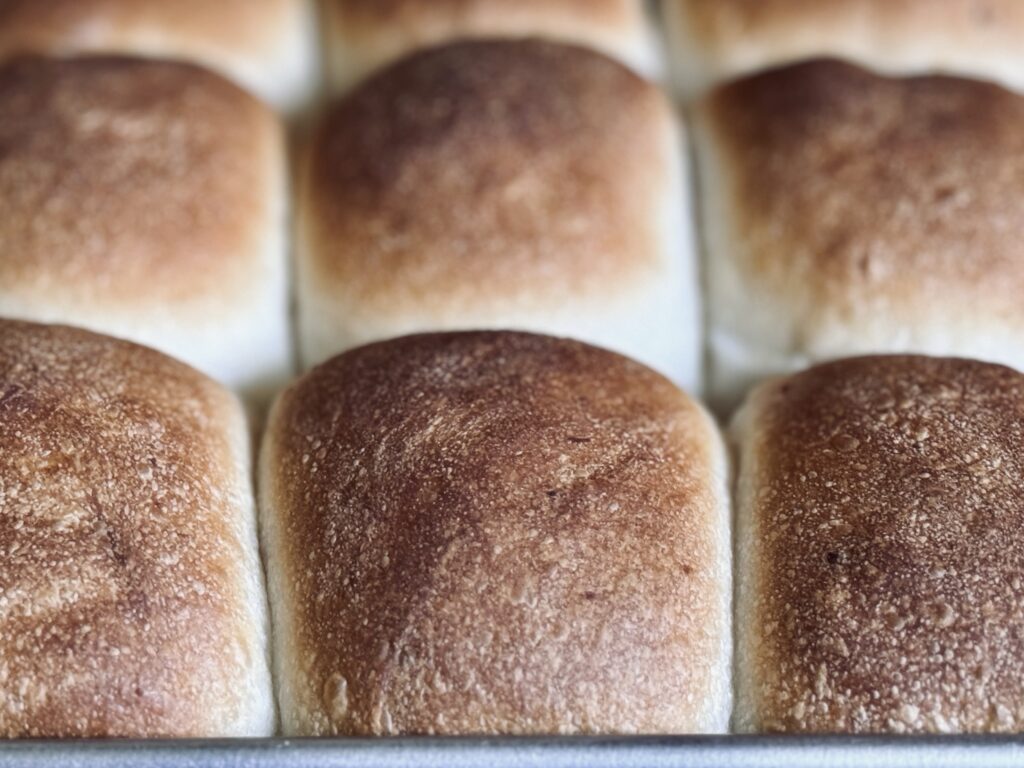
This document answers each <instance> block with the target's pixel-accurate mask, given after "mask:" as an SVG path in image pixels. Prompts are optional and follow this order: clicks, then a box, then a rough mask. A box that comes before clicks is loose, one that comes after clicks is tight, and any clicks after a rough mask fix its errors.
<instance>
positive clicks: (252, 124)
mask: <svg viewBox="0 0 1024 768" xmlns="http://www.w3.org/2000/svg"><path fill="white" fill-rule="evenodd" d="M0 104H3V109H0V147H3V152H2V153H0V211H3V214H2V215H0V315H4V316H8V317H19V318H23V319H27V320H37V321H43V322H67V323H71V324H73V325H78V326H84V327H88V328H90V329H92V330H96V331H101V332H104V333H110V334H112V335H115V336H121V337H125V338H128V339H131V340H133V341H138V342H140V343H145V344H147V345H149V346H153V347H156V348H158V349H160V350H162V351H164V352H167V353H169V354H171V355H173V356H175V357H178V358H180V359H182V360H185V361H186V362H188V363H190V364H192V365H194V366H196V367H198V368H200V369H201V370H203V371H204V372H205V373H208V374H210V375H212V376H214V377H215V378H218V379H220V380H221V381H223V382H225V383H228V384H231V385H233V386H238V387H242V388H247V389H255V390H258V389H261V388H263V387H269V386H271V385H272V384H273V383H274V382H279V381H281V380H283V379H287V372H288V368H289V365H290V359H289V358H290V354H289V350H288V328H287V312H286V307H287V294H286V284H285V283H286V281H285V276H286V265H285V225H286V222H285V217H286V214H285V205H286V201H285V188H286V182H285V158H284V147H283V144H284V142H283V138H282V131H281V126H280V124H279V122H278V120H277V119H276V118H275V117H274V115H273V114H272V113H271V112H270V111H268V110H267V108H266V107H264V106H263V105H262V104H260V103H259V102H257V101H256V100H255V99H253V98H252V97H250V96H248V95H247V94H245V93H244V92H243V91H241V90H240V89H238V88H236V87H235V86H233V85H231V84H230V83H228V82H227V81H225V80H223V79H221V78H220V77H219V76H217V75H214V74H211V73H209V72H207V71H205V70H202V69H199V68H197V67H193V66H191V65H187V64H177V63H160V62H151V61H144V60H135V59H120V58H82V59H68V60H59V61H58V60H48V59H44V58H35V57H28V58H19V59H15V60H12V61H10V62H8V63H7V64H5V65H2V66H0Z"/></svg>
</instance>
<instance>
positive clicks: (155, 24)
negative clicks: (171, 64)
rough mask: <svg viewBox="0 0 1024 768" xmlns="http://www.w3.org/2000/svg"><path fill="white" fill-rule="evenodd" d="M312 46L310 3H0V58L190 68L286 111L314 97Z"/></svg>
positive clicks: (55, 0) (141, 0)
mask: <svg viewBox="0 0 1024 768" xmlns="http://www.w3.org/2000/svg"><path fill="white" fill-rule="evenodd" d="M315 46H316V39H315V33H314V23H313V5H312V0H216V2H211V0H42V1H40V0H0V58H7V57H10V56H13V55H17V54H25V53H38V54H45V55H51V56H69V55H76V54H84V53H89V54H96V53H99V54H126V55H133V56H146V57H151V58H159V59H177V60H181V61H190V62H193V63H196V64H200V65H202V66H205V67H209V68H210V69H214V70H216V71H218V72H220V73H221V74H223V75H225V76H226V77H229V78H231V79H233V80H234V81H235V82H237V83H238V84H239V85H242V86H243V87H245V88H247V89H248V90H250V91H251V92H253V93H255V94H257V95H259V96H260V97H262V98H263V99H265V100H267V101H268V102H270V103H271V104H272V105H274V106H275V107H277V108H279V109H284V110H286V111H289V112H293V111H295V110H297V109H299V108H300V107H303V106H305V105H306V104H307V102H308V101H309V99H310V97H311V96H312V93H313V90H314V87H315V63H316V53H315V50H316V48H315Z"/></svg>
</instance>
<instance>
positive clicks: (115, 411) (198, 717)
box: [0, 320, 274, 738]
mask: <svg viewBox="0 0 1024 768" xmlns="http://www.w3.org/2000/svg"><path fill="white" fill-rule="evenodd" d="M273 727H274V704H273V691H272V688H271V682H270V673H269V666H268V661H267V616H266V597H265V594H264V591H263V584H262V572H261V570H260V562H259V556H258V552H257V541H256V520H255V510H254V503H253V498H252V491H251V489H250V471H249V435H248V431H247V429H246V425H245V420H244V416H243V413H242V409H241V406H240V405H239V403H238V401H237V400H236V399H235V397H234V396H233V395H231V394H230V393H228V392H227V391H226V390H224V389H223V388H221V387H220V386H218V385H217V384H215V383H214V382H213V381H211V380H209V379H207V378H206V377H205V376H202V375H200V374H199V373H197V372H196V371H194V370H192V369H191V368H189V367H187V366H185V365H183V364H181V363H178V362H176V361H174V360H171V359H170V358H167V357H165V356H163V355H161V354H159V353H157V352H154V351H153V350H150V349H146V348H144V347H139V346H136V345H134V344H129V343H127V342H123V341H118V340H115V339H111V338H108V337H104V336H98V335H95V334H92V333H89V332H86V331H82V330H78V329H73V328H67V327H58V326H45V325H36V324H31V323H22V322H15V321H10V320H0V736H2V737H4V738H9V737H49V738H57V737H94V736H126V737H150V736H173V737H177V736H196V737H199V736H267V735H270V734H271V733H272V731H273Z"/></svg>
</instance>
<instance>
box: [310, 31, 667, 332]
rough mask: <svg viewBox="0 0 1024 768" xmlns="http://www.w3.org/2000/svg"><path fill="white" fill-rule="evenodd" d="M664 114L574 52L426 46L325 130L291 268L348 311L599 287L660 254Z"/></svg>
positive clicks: (653, 95)
mask: <svg viewBox="0 0 1024 768" xmlns="http://www.w3.org/2000/svg"><path fill="white" fill-rule="evenodd" d="M382 126H384V127H383V128H382ZM674 126H675V124H674V121H673V119H672V115H671V110H670V107H669V105H668V104H667V102H666V101H665V99H664V98H663V96H662V95H661V94H660V93H659V92H658V90H657V88H655V87H654V86H653V85H651V84H650V83H648V82H646V81H644V80H643V79H641V78H639V77H638V76H636V75H634V74H632V73H631V72H630V71H629V70H627V69H626V68H624V67H623V66H622V65H620V64H618V63H617V62H614V61H612V60H610V59H607V58H605V57H603V56H601V55H600V54H597V53H593V52H591V51H587V50H584V49H582V48H576V47H572V46H564V45H557V44H550V43H545V42H540V41H536V40H528V41H475V42H464V43H456V44H453V45H449V46H444V47H442V48H438V49H433V50H429V51H425V52H421V53H419V54H416V55H414V56H412V57H410V58H408V59H405V60H403V61H401V62H399V63H398V64H396V65H394V66H392V67H390V68H388V69H387V70H385V71H383V72H381V73H380V74H378V75H376V76H374V77H373V78H371V79H370V80H369V81H367V82H366V83H364V84H363V85H362V86H361V87H360V88H359V89H357V90H356V91H355V92H354V93H353V94H351V95H350V96H349V97H347V98H345V99H343V100H342V101H340V102H339V103H338V104H337V105H336V106H335V107H334V108H333V109H332V110H331V111H330V113H329V114H328V116H327V117H326V119H325V120H324V122H323V124H322V125H321V126H320V129H319V131H318V133H317V138H316V140H315V141H314V145H313V147H312V152H311V156H310V157H309V158H307V169H306V170H307V174H306V175H307V178H306V182H305V184H304V190H303V195H302V201H301V205H302V209H303V210H302V212H301V215H302V221H303V226H304V228H305V231H306V237H305V240H306V248H305V249H304V250H308V253H304V254H300V258H302V259H303V262H304V263H302V264H300V269H301V270H303V271H305V272H307V273H308V275H307V281H308V282H309V283H310V284H312V285H315V286H320V288H318V290H322V291H330V292H331V295H332V296H334V297H335V299H336V301H337V302H338V303H339V304H340V305H343V306H346V307H351V308H352V311H353V312H359V311H362V312H369V311H374V310H375V311H378V312H386V313H394V312H396V311H402V310H404V309H406V308H409V309H410V310H412V309H415V310H417V311H430V312H432V313H434V315H435V316H437V317H442V318H443V317H446V316H448V315H449V314H450V313H452V312H453V311H459V312H461V311H466V310H469V309H470V308H473V307H477V308H487V309H489V310H490V309H493V308H494V307H495V306H498V307H521V306H523V305H527V306H532V305H534V304H536V305H540V306H548V305H550V304H551V302H552V301H556V300H557V301H561V300H562V299H563V298H564V297H566V296H572V297H593V298H595V299H599V298H600V297H601V296H605V295H608V294H609V293H610V292H611V291H613V290H614V289H615V288H616V287H621V285H622V284H623V283H626V284H627V285H628V284H632V283H635V282H636V281H637V280H639V279H642V278H644V277H648V276H650V275H652V274H655V272H656V270H657V269H658V268H659V267H661V265H662V260H663V258H664V256H663V254H662V248H661V247H660V239H659V238H660V236H661V223H660V221H659V216H658V215H657V213H655V212H652V210H657V209H658V208H659V206H660V205H661V201H662V199H663V197H664V195H665V194H666V193H667V192H666V190H668V189H669V188H670V186H671V180H672V179H673V178H674V176H673V173H675V172H676V171H677V170H678V169H675V168H670V169H666V167H665V166H666V163H669V164H670V165H671V161H672V159H673V158H671V157H666V154H667V152H668V147H670V146H671V136H672V132H673V131H674V130H675V127H674ZM439 286H443V290H439Z"/></svg>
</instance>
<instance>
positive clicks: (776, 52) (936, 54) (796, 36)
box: [661, 0, 1024, 97]
mask: <svg viewBox="0 0 1024 768" xmlns="http://www.w3.org/2000/svg"><path fill="white" fill-rule="evenodd" d="M661 2H662V7H663V10H664V17H665V19H664V22H665V30H666V35H667V37H668V45H669V50H670V55H671V56H670V57H671V58H672V60H673V61H674V62H675V65H676V66H675V70H676V75H677V80H678V82H679V84H680V86H681V87H682V89H683V92H684V94H685V95H686V96H689V97H692V96H695V95H698V94H700V93H702V92H704V91H705V90H707V89H708V88H709V87H711V86H712V85H714V84H716V83H720V82H722V81H723V80H728V79H732V78H734V77H738V76H740V75H745V74H750V73H753V72H757V71H758V70H762V69H768V68H771V67H775V66H779V65H782V64H789V63H793V62H795V61H799V60H803V59H810V58H815V57H822V56H835V57H839V58H843V59H849V60H852V61H856V62H859V63H861V64H864V65H866V66H869V67H872V68H874V69H878V70H882V71H886V72H890V73H900V74H911V73H915V74H923V73H929V72H946V73H954V74H962V75H968V76H973V77H979V78H983V79H986V80H989V79H990V80H995V81H998V82H1002V83H1003V84H1005V85H1009V86H1011V87H1016V88H1018V89H1021V88H1024V46H1021V42H1020V41H1021V39H1022V36H1024V3H1021V2H1020V1H1019V0H661Z"/></svg>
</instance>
